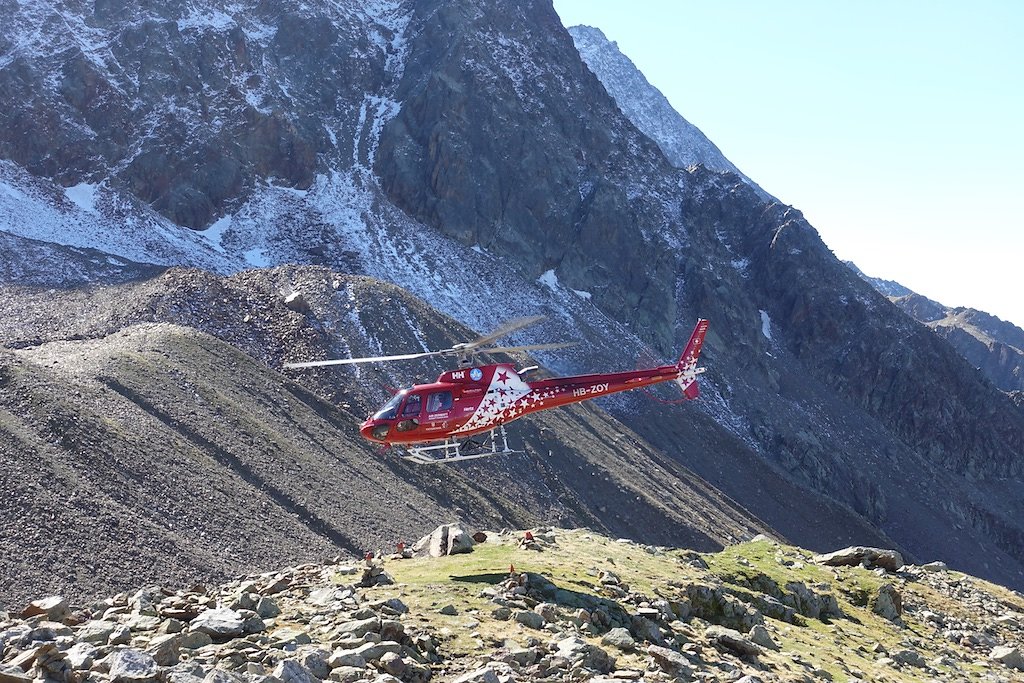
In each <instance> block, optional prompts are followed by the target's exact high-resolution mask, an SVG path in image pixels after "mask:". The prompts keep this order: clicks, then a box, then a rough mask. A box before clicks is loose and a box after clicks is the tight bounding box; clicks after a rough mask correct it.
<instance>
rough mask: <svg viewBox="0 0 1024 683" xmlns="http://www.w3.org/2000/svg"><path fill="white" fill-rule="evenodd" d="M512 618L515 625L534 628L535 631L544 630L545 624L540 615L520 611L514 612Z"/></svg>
mask: <svg viewBox="0 0 1024 683" xmlns="http://www.w3.org/2000/svg"><path fill="white" fill-rule="evenodd" d="M513 618H514V619H515V621H516V622H517V623H520V624H522V625H523V626H525V627H527V628H535V629H542V628H544V624H545V621H544V617H542V616H541V615H539V614H537V613H536V612H531V611H529V610H522V611H519V612H516V613H515V617H513Z"/></svg>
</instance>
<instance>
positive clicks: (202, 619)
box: [189, 608, 245, 639]
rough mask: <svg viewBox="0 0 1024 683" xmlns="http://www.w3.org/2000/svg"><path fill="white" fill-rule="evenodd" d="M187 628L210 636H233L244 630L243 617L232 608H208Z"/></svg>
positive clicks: (240, 633)
mask: <svg viewBox="0 0 1024 683" xmlns="http://www.w3.org/2000/svg"><path fill="white" fill-rule="evenodd" d="M189 630H191V631H198V632H200V633H205V634H207V635H208V636H210V637H211V638H221V639H223V638H234V637H236V636H240V635H242V633H243V632H244V630H245V619H243V618H242V615H241V614H239V613H238V612H236V611H235V610H232V609H226V608H219V609H208V610H206V611H205V612H203V613H202V614H200V615H199V616H198V617H196V618H195V619H193V620H192V623H191V624H189Z"/></svg>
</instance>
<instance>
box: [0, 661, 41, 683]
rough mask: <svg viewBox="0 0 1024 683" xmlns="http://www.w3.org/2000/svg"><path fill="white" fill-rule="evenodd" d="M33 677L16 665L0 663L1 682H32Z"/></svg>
mask: <svg viewBox="0 0 1024 683" xmlns="http://www.w3.org/2000/svg"><path fill="white" fill-rule="evenodd" d="M32 681H33V678H32V677H31V676H29V675H28V674H27V673H25V672H24V671H22V670H21V669H19V668H18V667H16V666H8V665H4V664H0V683H32Z"/></svg>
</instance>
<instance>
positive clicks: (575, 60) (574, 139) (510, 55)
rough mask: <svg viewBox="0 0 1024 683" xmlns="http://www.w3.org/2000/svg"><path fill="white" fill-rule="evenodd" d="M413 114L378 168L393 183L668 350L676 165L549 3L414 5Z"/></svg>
mask: <svg viewBox="0 0 1024 683" xmlns="http://www.w3.org/2000/svg"><path fill="white" fill-rule="evenodd" d="M409 49H410V55H409V65H408V67H407V68H406V70H405V74H404V77H403V79H402V82H401V84H400V86H399V89H398V94H397V97H398V98H399V99H400V100H401V101H402V103H403V106H402V110H401V113H399V115H398V116H397V117H395V118H394V119H393V120H392V121H391V122H390V123H389V124H388V125H387V127H386V128H385V129H384V133H383V136H382V139H381V144H380V152H379V154H378V157H377V163H376V165H375V167H374V168H375V170H376V171H377V173H379V175H380V178H381V183H382V186H383V189H384V190H385V192H387V193H388V196H389V197H390V198H391V199H392V200H393V201H394V202H395V203H396V204H397V205H398V206H400V207H401V208H403V209H404V210H405V211H407V212H408V213H409V214H411V215H412V216H414V217H416V218H418V219H420V220H422V221H423V222H424V223H426V224H428V225H431V226H432V227H434V228H436V229H438V230H440V231H442V232H444V233H445V234H448V235H451V236H453V237H455V238H456V239H458V240H459V241H460V242H462V243H463V244H464V245H466V246H467V247H468V246H471V245H474V244H478V245H481V246H482V247H484V248H487V249H493V250H494V251H496V252H498V253H501V254H502V255H504V256H506V257H508V258H510V259H512V260H513V261H514V262H515V263H516V264H517V266H518V267H519V268H520V269H521V271H522V272H523V273H524V274H525V275H526V276H527V277H529V278H536V277H538V276H540V275H541V274H542V273H544V272H545V271H548V270H553V271H554V273H555V275H556V276H557V277H558V278H559V281H561V282H563V283H564V284H566V285H567V286H569V287H572V288H574V289H579V290H587V291H590V292H592V293H593V297H594V302H595V303H596V304H597V305H598V306H599V307H600V308H601V310H603V311H605V312H606V313H607V314H609V315H610V316H611V317H613V318H616V319H619V320H626V321H629V322H632V323H634V324H635V325H636V327H637V328H639V329H647V330H650V332H651V333H652V336H653V337H654V338H655V339H656V340H657V341H659V342H660V343H661V344H663V345H665V346H666V347H668V346H670V342H671V328H670V325H671V321H672V319H673V317H674V309H675V302H674V296H673V289H674V287H673V280H674V278H673V270H674V263H673V257H672V255H671V253H670V251H669V249H668V248H667V242H666V238H665V237H664V236H663V235H661V234H659V231H660V230H663V229H667V228H672V227H675V228H676V229H678V227H677V223H676V225H675V226H673V218H672V214H673V213H674V212H673V211H672V209H671V208H670V207H666V206H664V205H663V204H662V203H661V202H660V201H659V198H658V191H659V190H663V191H666V192H668V193H671V191H672V186H673V184H674V182H675V181H676V177H677V176H676V175H675V174H674V172H673V171H672V169H671V168H670V166H669V165H668V163H667V162H666V161H665V159H664V157H663V156H662V154H661V152H660V150H658V148H657V146H656V145H654V144H653V143H652V142H651V141H650V140H649V139H648V138H646V137H644V136H642V135H641V134H640V133H639V132H638V131H637V130H636V129H635V128H634V127H633V126H632V125H631V124H630V123H629V122H628V121H627V120H626V119H625V118H624V117H623V116H622V114H621V113H620V112H619V110H618V108H617V107H616V106H615V103H614V102H613V101H612V100H611V98H610V97H608V95H607V94H606V93H605V91H604V89H603V88H602V87H601V86H600V84H599V83H598V82H597V79H596V78H595V77H594V75H593V74H592V73H590V71H589V70H587V68H586V67H585V66H584V65H583V63H582V62H581V61H580V59H579V57H578V55H577V54H576V51H575V48H574V47H573V44H572V39H571V38H570V37H569V35H568V34H567V33H566V32H565V30H564V29H563V28H562V27H561V24H560V23H559V19H558V16H557V15H556V14H555V12H554V10H553V9H552V7H551V4H550V2H545V1H544V0H535V1H531V2H525V3H487V2H448V1H443V0H432V1H428V2H420V3H417V4H416V10H415V13H414V17H413V19H412V25H411V37H410V48H409Z"/></svg>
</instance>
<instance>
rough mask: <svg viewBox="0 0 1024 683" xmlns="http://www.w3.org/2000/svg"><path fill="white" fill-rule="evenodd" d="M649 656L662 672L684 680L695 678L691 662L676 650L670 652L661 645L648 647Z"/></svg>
mask: <svg viewBox="0 0 1024 683" xmlns="http://www.w3.org/2000/svg"><path fill="white" fill-rule="evenodd" d="M647 654H649V655H650V656H651V657H652V658H653V659H654V663H655V664H657V665H658V666H659V667H660V668H661V670H662V671H664V672H666V673H668V674H671V675H673V676H678V677H680V678H683V679H689V678H691V677H692V676H693V666H692V665H691V664H690V661H689V660H688V659H687V658H686V657H685V656H684V655H682V654H680V653H678V652H676V651H675V650H670V649H669V648H667V647H662V646H660V645H648V646H647Z"/></svg>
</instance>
